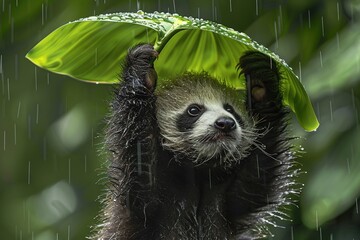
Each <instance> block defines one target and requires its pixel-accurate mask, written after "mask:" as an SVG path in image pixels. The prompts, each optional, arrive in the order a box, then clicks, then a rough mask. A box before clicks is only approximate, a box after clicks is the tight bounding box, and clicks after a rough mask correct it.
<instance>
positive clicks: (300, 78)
mask: <svg viewBox="0 0 360 240" xmlns="http://www.w3.org/2000/svg"><path fill="white" fill-rule="evenodd" d="M299 80H300V82H302V81H301V80H302V76H301V62H299Z"/></svg>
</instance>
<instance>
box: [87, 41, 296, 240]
mask: <svg viewBox="0 0 360 240" xmlns="http://www.w3.org/2000/svg"><path fill="white" fill-rule="evenodd" d="M155 57H156V52H155V53H154V50H153V48H152V47H151V46H150V45H139V46H137V47H135V48H133V49H132V50H130V51H129V54H128V56H127V59H126V62H125V64H124V69H123V73H122V81H121V83H120V86H119V88H118V90H117V92H116V94H115V99H114V101H113V103H112V116H111V118H110V120H109V123H108V130H107V140H106V145H107V148H108V150H109V151H110V153H111V157H110V159H109V168H108V176H109V183H110V184H109V191H108V194H107V196H106V199H105V201H104V205H105V207H104V213H103V216H102V221H103V222H102V224H101V225H100V226H99V227H98V228H97V231H96V234H95V235H94V237H93V239H126V240H131V239H134V240H135V239H144V240H145V239H146V240H151V239H185V240H186V239H188V240H190V239H191V240H195V239H243V240H245V239H258V238H261V237H263V236H264V235H267V234H268V232H267V230H266V225H267V221H269V220H270V221H271V220H273V219H272V218H271V216H270V215H269V213H271V214H275V215H279V213H278V212H277V210H278V208H279V206H281V205H284V204H288V203H289V202H288V194H289V193H290V192H291V191H292V179H291V178H290V177H289V175H290V173H291V166H292V158H293V157H292V156H291V155H290V153H289V152H290V145H289V138H288V136H287V131H286V128H287V124H288V123H287V122H286V119H287V114H288V111H287V110H286V109H285V107H284V106H283V103H282V96H281V93H280V91H279V88H280V87H279V86H280V84H279V81H281V76H280V74H279V72H278V69H277V67H276V64H275V61H271V59H270V58H269V57H268V56H266V55H264V54H261V53H259V52H248V53H246V54H245V55H243V56H242V57H241V58H240V60H239V64H238V68H239V69H240V70H241V74H244V75H245V76H246V78H247V80H248V81H250V82H248V86H250V88H252V87H253V85H257V83H259V81H260V82H261V83H262V84H263V85H264V86H265V89H266V96H265V98H264V99H263V100H262V101H258V102H256V101H255V100H254V98H252V96H251V95H250V96H248V97H247V98H246V99H247V101H246V104H247V106H248V109H247V110H248V112H249V115H250V116H252V117H253V119H255V121H256V123H257V124H256V128H257V129H258V131H259V135H258V136H259V137H258V139H257V141H256V142H257V145H258V147H253V150H252V151H251V154H250V155H249V156H248V157H246V158H245V159H239V163H238V164H234V166H232V167H231V168H228V169H224V168H221V166H220V167H217V168H216V169H209V168H206V167H205V168H204V167H202V168H194V166H193V165H192V164H191V163H190V162H191V161H181V158H182V156H181V155H176V153H173V152H169V151H165V150H164V149H163V148H162V146H161V140H160V137H159V129H158V126H157V121H156V115H155V101H156V97H155V95H154V93H153V89H154V88H155V85H154V86H152V85H151V84H154V81H153V82H151V81H150V82H149V79H150V80H151V79H153V80H154V79H155V80H156V75H154V71H153V64H152V63H153V61H154V59H155ZM234 67H235V66H234ZM255 80H256V81H255ZM155 82H156V81H155ZM248 92H249V93H250V92H251V89H249V91H248ZM249 106H251V109H250V107H249ZM260 145H261V146H262V148H263V149H259V146H260ZM139 153H140V154H139ZM174 155H176V158H177V160H178V161H171V159H173V158H174ZM240 160H241V162H240ZM179 162H182V164H180V163H179ZM291 174H292V173H291Z"/></svg>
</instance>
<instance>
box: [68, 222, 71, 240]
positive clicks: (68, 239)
mask: <svg viewBox="0 0 360 240" xmlns="http://www.w3.org/2000/svg"><path fill="white" fill-rule="evenodd" d="M70 230H71V228H70V225H68V240H70Z"/></svg>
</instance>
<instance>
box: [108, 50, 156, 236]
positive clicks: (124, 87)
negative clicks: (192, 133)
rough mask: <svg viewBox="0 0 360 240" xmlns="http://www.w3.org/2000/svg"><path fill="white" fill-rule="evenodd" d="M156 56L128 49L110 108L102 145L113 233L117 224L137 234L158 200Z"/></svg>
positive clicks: (143, 51)
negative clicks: (106, 155)
mask: <svg viewBox="0 0 360 240" xmlns="http://www.w3.org/2000/svg"><path fill="white" fill-rule="evenodd" d="M157 55H158V53H157V52H156V51H155V50H154V48H153V47H152V46H151V45H148V44H143V45H138V46H136V47H134V48H132V49H130V50H129V52H128V55H127V57H126V59H125V63H124V66H123V73H122V79H121V82H120V86H119V88H118V89H117V90H116V92H115V99H114V101H113V103H112V106H111V107H112V116H110V119H109V124H108V126H109V127H108V129H107V138H106V141H107V144H106V145H107V148H108V150H109V151H110V153H111V156H110V161H109V170H108V173H109V178H110V179H109V180H110V189H111V192H112V194H111V195H110V196H108V198H110V199H108V203H107V204H108V206H107V211H115V212H112V213H110V214H108V216H112V217H113V218H115V219H109V220H110V222H111V223H112V224H111V227H113V228H114V229H109V230H108V231H109V232H117V234H120V233H119V232H121V231H120V230H119V229H118V228H119V225H120V224H119V223H121V227H125V228H127V229H133V230H134V232H139V233H140V232H141V231H140V229H142V228H143V227H146V226H145V225H146V216H145V215H148V214H151V211H152V208H153V202H152V201H154V199H156V197H155V196H154V194H155V193H154V192H155V191H154V180H155V179H154V174H152V172H153V167H154V166H155V164H153V163H154V162H155V161H156V146H157V134H158V127H157V124H156V116H155V96H154V90H155V87H156V80H157V75H156V72H155V70H154V67H153V62H154V60H155V59H156V57H157ZM105 215H106V214H105ZM129 225H131V226H129ZM121 234H124V235H121V236H120V235H119V236H118V235H116V236H117V237H119V238H121V239H130V237H129V236H130V235H131V234H135V233H131V232H129V230H127V231H123V233H121ZM126 234H129V236H128V235H126ZM135 235H136V234H135ZM135 235H133V236H132V237H134V236H135ZM115 238H116V237H115ZM131 239H132V238H131Z"/></svg>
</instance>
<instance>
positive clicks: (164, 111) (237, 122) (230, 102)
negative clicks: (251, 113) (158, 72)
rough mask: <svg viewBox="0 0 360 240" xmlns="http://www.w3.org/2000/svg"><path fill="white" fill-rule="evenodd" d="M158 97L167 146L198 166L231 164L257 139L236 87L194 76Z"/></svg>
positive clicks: (160, 117)
mask: <svg viewBox="0 0 360 240" xmlns="http://www.w3.org/2000/svg"><path fill="white" fill-rule="evenodd" d="M205 77H206V76H205ZM157 97H158V98H157V120H158V124H159V128H160V134H161V136H162V138H163V141H162V145H163V147H164V148H165V149H167V150H170V151H172V152H174V153H175V154H177V153H181V154H185V155H186V156H188V159H191V160H192V161H193V162H194V164H195V165H202V164H204V163H209V164H211V165H222V166H229V165H231V164H232V163H233V162H234V161H235V162H238V161H240V160H241V159H242V158H244V157H245V156H246V155H247V154H248V150H249V148H250V146H251V144H252V143H253V142H254V140H255V138H256V134H255V133H254V128H253V126H254V122H253V121H252V120H251V119H249V117H248V115H247V113H246V111H245V110H244V102H243V101H242V99H241V95H240V94H239V92H237V91H236V90H234V89H232V88H229V87H227V86H225V85H221V84H219V83H218V82H217V81H214V80H213V79H207V78H203V76H197V75H194V76H193V77H191V76H190V77H189V79H187V78H185V79H180V81H179V82H176V83H174V84H173V85H172V86H171V87H170V88H169V89H163V91H162V92H159V94H158V96H157ZM214 161H215V162H214Z"/></svg>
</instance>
